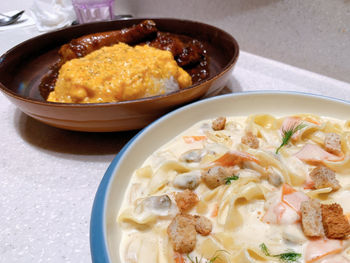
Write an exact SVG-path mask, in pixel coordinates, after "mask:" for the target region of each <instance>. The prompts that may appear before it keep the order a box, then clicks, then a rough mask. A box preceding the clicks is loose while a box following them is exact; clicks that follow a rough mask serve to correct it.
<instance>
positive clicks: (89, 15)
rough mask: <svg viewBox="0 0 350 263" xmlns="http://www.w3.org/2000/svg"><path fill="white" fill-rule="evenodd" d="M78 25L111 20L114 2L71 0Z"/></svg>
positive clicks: (106, 0)
mask: <svg viewBox="0 0 350 263" xmlns="http://www.w3.org/2000/svg"><path fill="white" fill-rule="evenodd" d="M72 4H73V6H74V10H75V13H76V15H77V19H78V22H79V23H80V24H83V23H89V22H94V21H106V20H112V19H113V17H114V14H113V5H114V0H72Z"/></svg>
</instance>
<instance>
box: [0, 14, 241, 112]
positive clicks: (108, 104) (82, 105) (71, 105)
mask: <svg viewBox="0 0 350 263" xmlns="http://www.w3.org/2000/svg"><path fill="white" fill-rule="evenodd" d="M147 19H150V20H170V21H177V22H187V23H188V22H190V23H193V24H198V25H199V24H200V25H204V26H206V27H208V28H211V29H213V30H216V31H219V32H221V33H222V34H224V35H226V36H227V37H228V38H229V39H230V41H231V42H232V43H233V46H234V48H235V50H234V54H233V57H232V58H231V59H230V61H229V62H228V63H227V64H226V66H225V67H224V68H223V69H222V71H221V72H219V73H218V74H216V75H214V76H212V77H210V78H208V79H205V80H203V81H200V82H199V83H196V84H194V85H191V86H189V87H187V88H185V89H180V90H177V91H173V92H170V93H167V94H162V95H157V96H152V97H146V98H139V99H135V100H128V101H121V102H102V103H61V102H50V101H43V100H39V99H35V98H30V97H28V96H23V95H20V94H18V93H16V92H14V91H12V90H11V89H9V88H7V87H6V86H5V85H4V84H2V82H1V81H0V90H1V91H3V92H4V93H5V94H7V95H8V96H11V97H13V98H15V99H18V100H21V101H24V102H30V103H33V104H38V105H45V106H53V107H65V108H67V107H69V108H86V107H92V106H94V107H113V106H115V105H129V104H134V103H136V104H138V103H143V102H147V101H157V100H161V99H162V98H164V97H170V96H173V95H176V94H181V93H184V92H186V91H187V90H189V89H193V88H196V87H198V86H199V85H203V84H205V83H208V82H211V81H214V80H216V79H218V78H220V77H221V76H222V75H223V74H225V73H226V72H227V71H229V70H230V69H231V68H232V67H233V66H234V65H235V64H236V62H237V60H238V57H239V53H240V48H239V45H238V42H237V40H236V39H235V38H234V37H233V36H232V35H231V34H230V33H228V32H227V31H225V30H223V29H221V28H219V27H216V26H213V25H210V24H207V23H203V22H199V21H195V20H190V19H177V18H167V17H140V18H128V19H122V20H112V21H102V22H101V21H100V22H92V23H85V24H79V25H73V26H70V27H66V28H61V29H58V30H54V31H50V32H47V33H44V34H40V35H38V36H35V37H33V38H30V39H27V40H25V41H23V42H21V43H19V44H17V45H16V46H14V47H13V48H11V49H9V50H8V51H6V52H5V53H4V54H2V55H1V56H0V63H2V62H3V61H4V60H5V59H6V57H7V56H8V55H9V54H11V53H13V52H15V51H16V50H17V49H18V48H21V47H22V46H24V45H26V44H28V43H29V42H31V41H34V40H36V39H41V38H45V37H48V36H51V35H53V34H56V33H57V32H62V31H66V30H68V29H71V28H77V27H84V26H86V25H97V24H112V23H118V22H123V21H130V20H137V21H140V20H141V21H142V20H147Z"/></svg>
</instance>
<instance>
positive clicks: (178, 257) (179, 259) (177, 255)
mask: <svg viewBox="0 0 350 263" xmlns="http://www.w3.org/2000/svg"><path fill="white" fill-rule="evenodd" d="M174 260H175V263H185V259H184V257H183V256H182V255H181V254H180V253H177V252H176V253H175V254H174Z"/></svg>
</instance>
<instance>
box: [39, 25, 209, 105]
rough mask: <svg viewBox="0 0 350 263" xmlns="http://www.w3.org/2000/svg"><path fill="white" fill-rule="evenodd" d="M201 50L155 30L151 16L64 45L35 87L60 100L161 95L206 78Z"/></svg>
mask: <svg viewBox="0 0 350 263" xmlns="http://www.w3.org/2000/svg"><path fill="white" fill-rule="evenodd" d="M128 44H130V45H133V46H134V45H136V44H137V45H136V46H135V47H132V46H129V45H128ZM206 53H207V51H206V49H205V47H204V45H203V44H202V43H201V42H200V41H198V40H197V39H193V38H190V37H188V36H184V35H177V34H171V33H167V32H160V31H158V30H157V28H156V23H155V22H154V21H152V20H145V21H143V22H141V23H139V24H137V25H134V26H132V27H130V28H124V29H121V30H116V31H108V32H103V33H95V34H89V35H86V36H82V37H80V38H77V39H74V40H72V41H71V42H70V43H68V44H65V45H63V46H62V47H61V48H60V49H59V51H58V54H59V61H58V62H57V63H55V64H54V65H53V66H51V70H50V72H49V73H48V74H47V75H45V76H44V78H43V79H42V81H41V83H40V85H39V89H40V93H41V95H42V96H43V97H44V98H45V99H47V101H51V102H62V103H101V102H119V101H126V100H133V99H139V98H145V97H150V96H156V95H163V94H167V93H170V92H174V91H177V90H180V89H185V88H188V87H190V86H191V85H192V83H199V82H200V81H202V80H205V79H206V78H208V77H209V63H208V59H207V54H206ZM192 81H193V82H192Z"/></svg>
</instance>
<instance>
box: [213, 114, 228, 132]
mask: <svg viewBox="0 0 350 263" xmlns="http://www.w3.org/2000/svg"><path fill="white" fill-rule="evenodd" d="M225 125H226V118H225V117H218V118H216V119H215V120H213V122H212V124H211V127H212V128H213V130H214V131H221V130H223V129H225Z"/></svg>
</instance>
